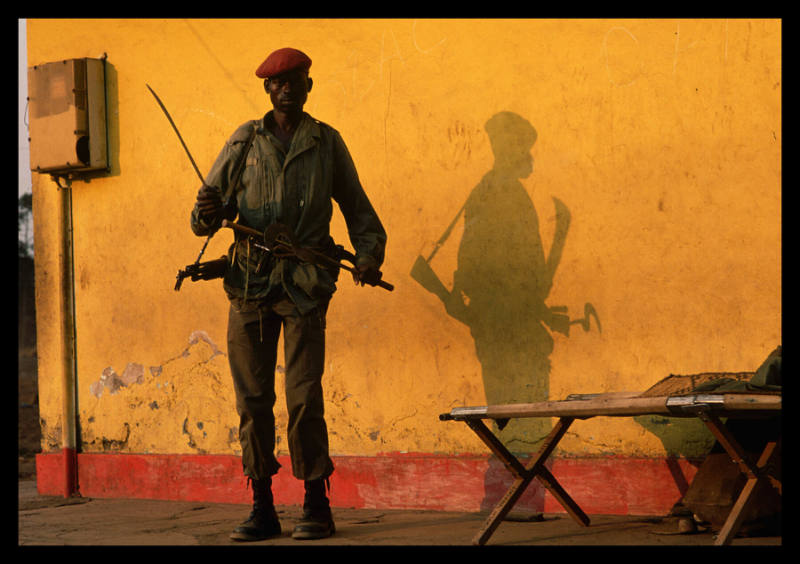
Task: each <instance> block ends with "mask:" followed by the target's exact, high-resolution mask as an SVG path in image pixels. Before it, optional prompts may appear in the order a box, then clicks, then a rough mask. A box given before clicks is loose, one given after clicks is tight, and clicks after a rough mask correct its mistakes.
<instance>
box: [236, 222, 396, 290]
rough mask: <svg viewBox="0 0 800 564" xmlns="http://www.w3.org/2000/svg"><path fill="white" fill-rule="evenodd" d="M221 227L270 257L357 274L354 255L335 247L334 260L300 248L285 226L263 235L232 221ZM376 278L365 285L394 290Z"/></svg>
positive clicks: (390, 285)
mask: <svg viewBox="0 0 800 564" xmlns="http://www.w3.org/2000/svg"><path fill="white" fill-rule="evenodd" d="M222 227H227V228H230V229H232V230H233V231H235V232H238V233H240V234H242V235H246V236H247V237H250V239H251V241H252V243H253V245H254V246H255V247H257V248H259V249H261V250H264V251H267V252H269V253H272V255H273V256H275V257H277V258H287V257H294V258H297V259H299V260H300V261H302V262H309V263H312V264H317V265H320V266H329V267H333V268H339V269H344V270H347V271H348V272H352V273H357V272H358V270H357V269H356V268H355V264H356V257H355V255H354V254H353V253H351V252H350V251H348V250H346V249H345V248H344V247H342V246H341V245H336V258H332V257H330V256H328V255H326V254H325V253H322V252H320V251H317V250H314V249H310V248H308V247H300V246H298V245H297V244H296V243H295V241H294V236H293V234H292V232H291V230H290V229H289V228H288V227H286V226H285V225H281V224H279V223H274V224H272V225H270V226H269V227H267V229H266V230H265V231H264V232H263V233H262V232H261V231H258V230H257V229H253V228H252V227H247V226H245V225H241V224H239V223H235V222H233V221H228V220H227V219H223V220H222ZM337 259H343V260H347V261H348V262H351V263H352V264H353V265H354V266H348V265H346V264H342V263H341V262H339V260H337ZM378 276H379V278H378V281H377V282H374V283H373V282H367V284H369V285H370V286H380V287H381V288H383V289H385V290H388V291H390V292H391V291H392V290H394V286H393V285H392V284H389V283H388V282H386V281H385V280H381V279H380V276H381V273H380V271H379V272H378Z"/></svg>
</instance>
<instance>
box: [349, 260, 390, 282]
mask: <svg viewBox="0 0 800 564" xmlns="http://www.w3.org/2000/svg"><path fill="white" fill-rule="evenodd" d="M381 276H383V273H381V271H380V270H378V269H377V268H376V267H375V266H372V265H368V264H362V265H361V266H357V267H356V269H355V271H354V272H353V282H355V283H356V286H358V285H359V284H361V285H362V286H363V285H364V284H369V285H370V286H375V285H376V284H377V283H378V282H379V281H380V279H381Z"/></svg>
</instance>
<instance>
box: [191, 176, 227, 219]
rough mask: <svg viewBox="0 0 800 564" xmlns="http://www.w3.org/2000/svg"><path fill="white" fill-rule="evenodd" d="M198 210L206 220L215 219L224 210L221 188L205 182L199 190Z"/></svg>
mask: <svg viewBox="0 0 800 564" xmlns="http://www.w3.org/2000/svg"><path fill="white" fill-rule="evenodd" d="M196 205H197V211H198V212H199V213H200V217H202V218H203V219H204V220H213V219H215V218H216V217H217V216H218V215H219V213H220V211H222V196H221V192H220V189H219V188H214V187H212V186H207V185H205V184H203V186H202V187H201V188H200V190H199V191H198V192H197V203H196Z"/></svg>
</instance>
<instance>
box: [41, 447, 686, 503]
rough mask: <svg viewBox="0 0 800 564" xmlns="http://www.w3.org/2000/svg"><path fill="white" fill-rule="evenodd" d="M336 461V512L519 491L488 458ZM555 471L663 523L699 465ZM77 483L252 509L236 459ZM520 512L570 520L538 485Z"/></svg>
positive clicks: (588, 498) (556, 466)
mask: <svg viewBox="0 0 800 564" xmlns="http://www.w3.org/2000/svg"><path fill="white" fill-rule="evenodd" d="M66 460H67V459H66V458H65V457H64V456H63V455H62V454H61V453H53V454H39V455H37V457H36V478H37V487H38V491H39V493H40V494H42V495H68V494H65V492H67V491H68V489H67V488H66V486H65V483H64V482H65V479H66V478H65V476H67V475H68V474H67V473H66V472H65V467H64V465H65V461H66ZM278 460H279V461H280V463H281V464H282V465H283V467H282V468H281V470H280V472H278V474H277V475H276V476H275V477H274V479H273V484H274V485H273V490H274V495H275V502H276V503H277V504H279V505H295V504H301V503H302V501H303V483H302V482H301V481H300V480H297V479H295V478H294V477H293V476H292V474H291V464H290V462H289V459H288V457H282V458H281V457H279V459H278ZM333 461H334V465H335V467H336V470H335V472H334V474H333V476H332V477H331V492H330V497H331V503H332V505H334V506H335V507H355V508H375V509H428V510H441V511H480V510H488V509H491V508H492V507H493V506H494V505H495V504H496V503H497V501H498V500H499V499H500V498H501V497H502V496H503V494H504V493H505V492H506V490H507V489H508V487H509V486H510V485H511V483H512V479H511V475H510V474H509V472H508V471H507V470H506V469H505V467H504V466H503V465H502V464H501V463H500V462H499V461H498V460H497V459H495V458H492V457H489V456H474V455H469V456H466V455H465V456H447V455H437V454H407V453H392V454H385V455H379V456H339V457H333ZM523 462H524V461H523ZM547 466H548V468H549V469H550V471H551V472H552V474H553V475H554V476H555V477H556V479H557V480H558V481H559V482H560V483H561V485H562V486H563V487H564V488H565V489H566V490H567V492H568V493H569V494H570V495H571V496H572V497H573V499H574V500H575V501H576V502H577V503H578V505H580V506H581V508H582V509H583V510H584V512H586V513H587V514H595V515H597V514H605V515H664V514H666V513H667V512H668V511H669V510H670V509H671V508H672V506H673V505H674V504H675V503H676V502H677V501H678V500H680V498H681V496H682V495H683V493H684V492H685V491H686V489H687V488H688V485H689V484H690V483H691V481H692V478H693V477H694V475H695V473H696V472H697V462H692V461H688V460H686V459H674V458H622V457H608V458H555V459H551V460H550V461H549V462H548V465H547ZM77 473H78V488H79V495H81V496H84V497H95V498H146V499H164V500H181V501H204V502H212V503H242V504H249V503H250V502H251V493H250V491H249V490H248V489H247V483H246V480H245V478H244V476H243V475H242V467H241V462H240V459H239V458H238V457H236V456H229V455H165V454H92V453H86V454H83V453H79V454H77ZM515 509H518V510H528V511H541V512H545V513H561V512H563V511H564V510H563V508H562V507H561V506H560V505H559V504H558V502H556V501H555V500H554V499H553V498H552V497H551V496H550V494H549V493H547V492H546V490H545V489H544V488H543V487H542V486H541V485H540V484H539V482H538V481H536V480H534V482H533V484H531V485H530V486H529V487H528V489H527V490H526V492H525V494H524V495H523V497H522V499H521V500H520V501H519V502H518V503H517V505H516V506H515Z"/></svg>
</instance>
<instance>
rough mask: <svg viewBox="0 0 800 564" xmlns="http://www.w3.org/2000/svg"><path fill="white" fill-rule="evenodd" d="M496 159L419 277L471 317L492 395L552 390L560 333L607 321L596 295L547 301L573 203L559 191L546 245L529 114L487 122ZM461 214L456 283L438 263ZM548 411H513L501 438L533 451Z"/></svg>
mask: <svg viewBox="0 0 800 564" xmlns="http://www.w3.org/2000/svg"><path fill="white" fill-rule="evenodd" d="M485 130H486V133H487V134H488V136H489V141H490V143H491V147H492V152H493V153H494V166H493V167H492V169H491V170H490V171H489V172H487V173H486V174H485V175H484V176H483V178H482V179H481V181H480V182H479V183H478V185H477V186H475V188H474V189H473V190H472V192H471V193H470V195H469V197H468V198H467V201H466V202H465V204H464V205H463V207H462V208H461V210H459V212H458V213H457V214H456V217H455V219H454V220H453V221H452V222H451V224H450V225H449V226H448V228H447V229H446V230H445V233H444V235H443V236H442V237H441V238H440V239H439V241H438V242H437V244H436V247H435V249H434V251H433V253H432V254H431V255H430V256H428V257H427V258H426V257H422V256H420V257H418V258H417V260H416V262H415V264H414V266H413V268H412V270H411V276H412V278H414V279H415V280H416V281H417V282H418V283H419V284H421V285H422V286H423V287H424V288H425V289H427V290H428V291H430V292H432V293H434V294H435V295H436V296H438V297H439V299H440V300H441V301H442V303H443V304H444V307H445V310H446V311H447V313H448V314H449V315H450V316H452V317H453V318H455V319H457V320H459V321H460V322H462V323H464V324H466V325H467V326H468V327H469V329H470V332H471V334H472V337H473V339H474V341H475V350H476V353H477V357H478V359H479V361H480V363H481V370H482V376H483V385H484V390H485V394H486V402H487V404H490V405H491V404H503V403H528V402H537V401H546V400H548V399H549V382H550V354H551V353H552V352H553V337H552V334H551V333H552V332H558V333H562V334H564V335H569V330H570V326H571V325H574V324H580V325H582V326H583V329H584V330H585V331H588V330H589V328H590V326H589V318H590V317H594V318H595V321H596V323H597V325H598V329H599V320H598V318H597V314H596V312H595V311H594V308H593V307H592V305H591V304H586V306H585V312H584V313H585V317H584V318H582V319H577V320H570V318H569V315H568V314H567V308H566V307H565V306H555V307H550V306H548V305H547V304H546V303H545V302H546V300H547V298H548V296H549V294H550V290H551V289H552V287H553V279H554V277H555V274H556V270H557V269H558V265H559V262H560V261H561V254H562V251H563V249H564V243H565V241H566V238H567V232H568V230H569V225H570V219H571V216H570V212H569V210H568V209H567V207H566V206H565V205H564V203H563V202H561V201H560V200H558V199H556V198H553V203H554V205H555V215H556V228H555V235H554V237H553V241H552V244H551V246H550V249H549V252H548V253H547V254H545V249H544V246H543V244H542V239H541V236H540V232H539V216H538V214H537V211H536V208H535V207H534V204H533V201H532V200H531V198H530V196H529V195H528V193H527V191H526V190H525V187H524V186H523V185H522V183H521V182H520V179H524V178H527V177H528V176H530V175H531V173H532V172H533V157H532V156H531V149H532V147H533V145H534V143H535V142H536V138H537V133H536V130H535V129H534V127H533V126H532V125H531V124H530V123H529V122H528V121H527V120H526V119H524V118H522V117H521V116H519V115H517V114H515V113H512V112H501V113H498V114H496V115H494V116H492V117H491V118H490V119H489V120H488V122H487V123H486V125H485ZM462 214H463V221H464V223H463V236H462V238H461V241H460V243H459V247H458V255H457V261H458V262H457V269H456V271H455V272H454V274H453V287H452V290H450V289H448V288H447V287H446V286H445V285H444V284H443V283H442V281H441V280H440V279H439V277H438V276H437V275H436V273H435V272H434V271H433V269H432V268H431V266H430V262H431V260H432V259H433V257H434V255H435V254H436V253H437V251H438V250H439V248H440V247H441V246H442V245H443V244H444V242H445V240H446V239H447V238H448V237H449V236H450V234H451V232H452V230H453V228H454V226H455V225H456V223H457V222H458V220H459V219H460V217H461V215H462ZM550 427H551V424H550V420H549V419H548V418H527V419H516V420H511V421H510V422H509V423H508V424H507V426H505V427H504V428H503V429H502V430H500V432H499V434H498V437H499V438H500V439H501V440H502V441H503V443H504V444H505V445H506V446H507V447H508V448H509V450H511V451H512V452H515V451H516V452H522V453H525V452H532V451H534V450H535V449H536V448H537V447H538V445H539V443H540V442H541V441H542V440H543V439H544V437H545V436H546V435H547V433H548V432H549V431H550Z"/></svg>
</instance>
